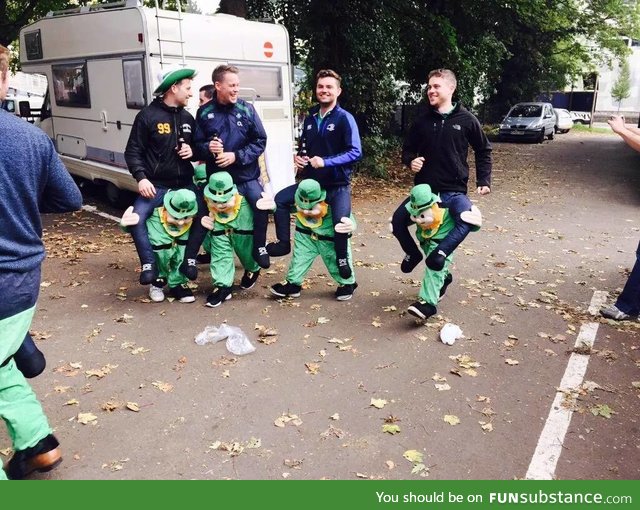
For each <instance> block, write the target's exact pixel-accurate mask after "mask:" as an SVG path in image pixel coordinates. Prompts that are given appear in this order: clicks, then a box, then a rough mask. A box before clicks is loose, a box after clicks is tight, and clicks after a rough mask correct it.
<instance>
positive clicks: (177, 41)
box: [155, 0, 187, 67]
mask: <svg viewBox="0 0 640 510" xmlns="http://www.w3.org/2000/svg"><path fill="white" fill-rule="evenodd" d="M155 3H156V26H157V27H158V47H159V48H160V67H164V64H166V63H167V62H166V61H165V59H164V56H165V51H164V50H163V48H162V43H165V44H166V43H174V44H179V45H180V56H181V58H182V66H183V67H184V66H186V65H187V63H186V55H185V53H184V37H183V36H182V20H183V19H184V18H183V17H182V6H181V5H180V4H181V2H180V0H177V1H176V5H177V7H178V17H177V18H176V17H175V16H168V15H167V14H166V13H167V12H170V11H165V10H163V9H160V5H159V2H158V0H155ZM165 3H166V0H163V1H162V7H163V8H164V7H165ZM161 19H168V20H174V21H177V22H178V34H179V37H180V38H179V39H163V37H162V34H161V32H160V20H161Z"/></svg>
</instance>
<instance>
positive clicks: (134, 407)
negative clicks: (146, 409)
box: [127, 402, 140, 413]
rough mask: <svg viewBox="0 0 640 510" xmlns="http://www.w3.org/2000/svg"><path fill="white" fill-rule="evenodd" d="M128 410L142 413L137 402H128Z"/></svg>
mask: <svg viewBox="0 0 640 510" xmlns="http://www.w3.org/2000/svg"><path fill="white" fill-rule="evenodd" d="M127 409H129V410H130V411H133V412H136V413H137V412H140V406H139V405H138V404H136V403H135V402H127Z"/></svg>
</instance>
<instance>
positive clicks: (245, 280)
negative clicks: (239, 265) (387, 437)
mask: <svg viewBox="0 0 640 510" xmlns="http://www.w3.org/2000/svg"><path fill="white" fill-rule="evenodd" d="M258 276H260V270H259V269H258V270H257V271H256V272H255V273H252V272H251V271H245V272H244V274H243V275H242V280H240V288H241V289H244V290H249V289H250V288H251V287H253V286H254V285H255V284H256V282H257V281H258Z"/></svg>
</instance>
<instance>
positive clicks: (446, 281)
mask: <svg viewBox="0 0 640 510" xmlns="http://www.w3.org/2000/svg"><path fill="white" fill-rule="evenodd" d="M452 281H453V275H452V274H451V273H447V276H445V277H444V282H442V287H441V288H440V297H439V298H438V301H440V300H441V299H442V296H444V293H445V292H447V287H448V286H449V285H451V282H452Z"/></svg>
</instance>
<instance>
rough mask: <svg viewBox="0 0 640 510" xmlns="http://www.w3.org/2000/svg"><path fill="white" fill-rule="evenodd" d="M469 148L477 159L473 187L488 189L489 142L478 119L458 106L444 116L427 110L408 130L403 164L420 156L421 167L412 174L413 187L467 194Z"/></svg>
mask: <svg viewBox="0 0 640 510" xmlns="http://www.w3.org/2000/svg"><path fill="white" fill-rule="evenodd" d="M469 145H471V148H472V149H473V151H474V153H475V158H476V184H477V185H478V186H491V143H490V142H489V140H488V139H487V136H486V135H485V134H484V132H483V131H482V127H481V126H480V123H479V122H478V119H476V118H475V116H474V115H473V114H472V113H471V112H469V111H468V110H467V109H465V108H464V107H462V106H461V105H460V104H457V105H456V106H455V108H454V109H453V111H452V112H451V113H449V114H448V115H446V116H443V115H442V114H440V113H439V112H438V111H437V110H436V109H434V108H431V107H428V108H427V110H426V111H425V112H424V113H423V114H421V115H420V116H419V117H418V118H417V119H416V121H415V122H414V124H413V125H412V126H411V128H410V129H409V133H408V134H407V137H406V139H405V142H404V146H403V147H402V162H403V163H404V164H405V165H410V164H411V161H412V160H413V159H415V158H417V157H419V156H423V157H424V158H425V160H424V165H423V166H422V169H421V170H420V171H419V172H418V173H417V174H416V175H415V184H423V183H426V184H429V185H430V186H431V189H432V190H433V191H434V192H435V193H439V192H441V191H460V192H463V193H466V192H467V184H468V181H469V164H468V163H467V154H468V152H469Z"/></svg>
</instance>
